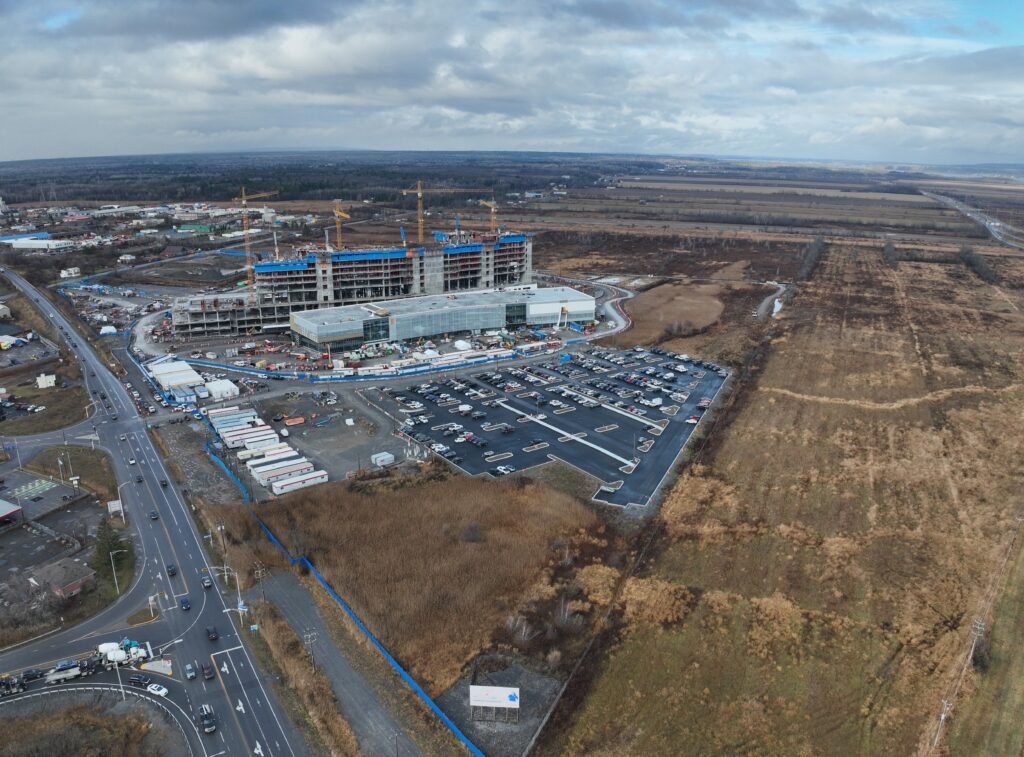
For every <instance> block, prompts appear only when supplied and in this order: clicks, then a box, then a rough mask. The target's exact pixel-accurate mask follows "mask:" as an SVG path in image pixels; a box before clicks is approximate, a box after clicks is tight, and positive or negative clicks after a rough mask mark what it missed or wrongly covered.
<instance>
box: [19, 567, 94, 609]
mask: <svg viewBox="0 0 1024 757" xmlns="http://www.w3.org/2000/svg"><path fill="white" fill-rule="evenodd" d="M32 576H33V578H35V579H36V581H37V582H39V584H40V585H42V586H45V587H46V588H48V589H49V590H50V591H52V592H53V593H54V594H56V595H57V596H58V597H60V598H61V599H67V598H68V597H73V596H75V595H76V594H78V593H79V592H81V591H82V589H83V588H84V587H86V586H88V585H89V584H91V583H92V582H93V581H94V580H95V579H96V571H94V570H93V569H92V568H90V567H89V566H88V565H87V564H86V563H84V562H80V561H78V560H73V559H71V558H70V557H65V558H64V559H62V560H58V561H57V562H55V563H50V564H49V565H44V566H43V567H41V568H36V569H35V570H34V571H33V572H32Z"/></svg>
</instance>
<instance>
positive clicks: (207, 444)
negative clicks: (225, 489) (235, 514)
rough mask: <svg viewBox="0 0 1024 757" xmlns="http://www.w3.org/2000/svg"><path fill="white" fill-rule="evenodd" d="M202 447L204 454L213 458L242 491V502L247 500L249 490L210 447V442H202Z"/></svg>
mask: <svg viewBox="0 0 1024 757" xmlns="http://www.w3.org/2000/svg"><path fill="white" fill-rule="evenodd" d="M203 449H204V450H206V454H207V455H209V456H210V459H211V460H213V462H214V463H216V464H217V465H218V466H219V467H220V469H221V470H222V471H224V472H225V473H226V474H227V475H228V478H230V479H231V480H232V481H234V482H235V486H237V487H238V489H239V491H241V492H242V502H243V503H245V502H248V501H249V490H248V489H246V488H245V484H243V483H242V482H241V481H240V480H239V478H238V476H236V475H235V474H234V473H232V472H231V469H230V468H228V466H227V464H226V463H225V462H224V461H223V460H221V459H220V458H219V457H218V456H217V454H216V453H215V452H214V451H213V450H212V449H210V442H205V443H204V444H203Z"/></svg>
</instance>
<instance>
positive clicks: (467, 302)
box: [292, 287, 593, 326]
mask: <svg viewBox="0 0 1024 757" xmlns="http://www.w3.org/2000/svg"><path fill="white" fill-rule="evenodd" d="M581 299H585V300H592V299H593V298H592V297H591V296H590V295H588V294H584V293H583V292H580V291H577V290H576V289H572V288H571V287H542V288H538V289H488V290H478V291H466V292H458V293H454V292H453V293H451V294H432V295H426V296H424V297H402V298H401V299H397V300H378V301H376V302H363V303H360V304H358V305H342V306H341V307H334V308H321V309H320V310H303V311H300V312H293V313H292V318H293V319H294V320H295V322H296V323H299V322H302V323H304V324H306V325H308V326H335V325H340V324H345V323H362V322H363V321H365V320H366V319H367V318H386V317H389V316H399V317H401V316H410V315H418V314H420V313H429V312H434V311H439V310H456V309H459V308H470V307H480V306H486V305H495V304H503V305H517V304H539V303H552V304H557V303H559V302H564V301H566V300H575V301H579V300H581Z"/></svg>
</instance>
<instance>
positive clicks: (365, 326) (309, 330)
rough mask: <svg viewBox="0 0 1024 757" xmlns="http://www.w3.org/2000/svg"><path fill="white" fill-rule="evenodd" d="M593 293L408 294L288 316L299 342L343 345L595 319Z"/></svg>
mask: <svg viewBox="0 0 1024 757" xmlns="http://www.w3.org/2000/svg"><path fill="white" fill-rule="evenodd" d="M594 309H595V304H594V298H593V297H591V296H589V295H586V294H583V293H582V292H578V291H576V290H575V289H571V288H569V287H545V288H543V289H534V288H531V289H517V290H500V289H499V290H491V291H482V292H460V293H459V294H449V295H433V296H428V297H407V298H404V299H398V300H384V301H380V302H371V303H365V304H362V305H346V306H343V307H338V308H323V309H320V310H305V311H302V312H298V313H292V315H291V329H292V333H293V335H294V336H295V337H296V339H298V341H299V342H301V343H302V344H305V345H307V346H310V347H314V348H322V347H331V348H332V349H347V348H352V347H358V346H359V345H362V344H373V343H375V342H394V341H399V340H405V339H418V338H421V337H422V338H431V337H435V336H441V335H455V334H476V333H480V332H482V331H488V330H496V329H506V328H508V329H515V328H518V327H520V326H557V325H562V326H564V325H566V324H568V323H569V322H578V323H586V322H590V321H593V320H594V314H595V312H594Z"/></svg>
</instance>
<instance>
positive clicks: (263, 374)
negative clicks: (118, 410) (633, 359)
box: [181, 339, 588, 383]
mask: <svg viewBox="0 0 1024 757" xmlns="http://www.w3.org/2000/svg"><path fill="white" fill-rule="evenodd" d="M586 341H588V340H587V339H574V340H572V341H571V342H565V344H576V343H577V342H586ZM531 354H532V355H540V354H542V351H540V350H538V351H536V352H532V353H525V352H522V351H520V350H513V351H512V354H511V355H504V356H501V357H481V358H476V359H473V360H464V361H463V362H461V363H446V364H445V365H423V366H417V367H414V368H399V369H395V370H394V371H393V372H388V373H362V374H360V375H358V376H320V375H317V374H315V373H311V372H308V371H268V370H267V369H266V368H251V367H249V366H239V365H228V364H227V363H215V362H212V361H209V360H194V359H192V358H181V359H182V360H184V361H185V362H186V363H190V364H192V365H200V366H203V367H204V368H214V369H217V370H220V371H235V372H237V373H245V374H248V375H251V376H255V377H256V378H261V379H269V378H271V377H274V376H281V377H283V378H288V379H297V380H302V381H308V382H310V383H320V382H323V381H380V380H382V379H393V378H404V377H407V376H418V375H420V374H423V373H439V372H443V371H454V370H459V369H461V368H469V367H472V366H474V365H483V364H485V363H494V362H498V361H501V360H512V359H514V358H521V357H528V356H529V355H531Z"/></svg>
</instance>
